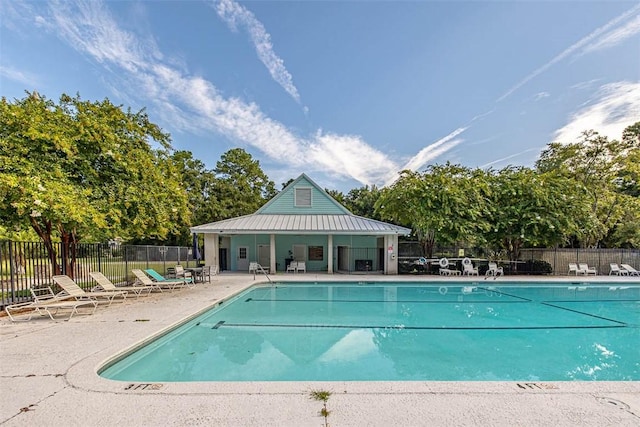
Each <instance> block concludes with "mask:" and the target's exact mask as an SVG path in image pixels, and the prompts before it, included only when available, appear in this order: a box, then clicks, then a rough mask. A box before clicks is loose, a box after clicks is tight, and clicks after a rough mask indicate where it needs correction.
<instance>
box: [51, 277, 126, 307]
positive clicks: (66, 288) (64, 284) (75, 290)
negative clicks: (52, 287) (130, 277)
mask: <svg viewBox="0 0 640 427" xmlns="http://www.w3.org/2000/svg"><path fill="white" fill-rule="evenodd" d="M53 281H54V282H56V284H57V285H58V286H60V287H61V288H62V291H63V293H60V294H58V295H60V296H62V295H64V294H66V295H69V296H71V297H75V298H91V299H93V300H96V301H97V302H98V303H100V302H104V303H108V305H111V303H112V302H113V300H114V299H115V298H116V297H120V298H122V301H124V300H125V299H127V291H120V290H117V291H97V292H94V291H91V292H87V291H85V290H84V289H82V288H81V287H80V286H78V284H77V283H76V282H74V281H73V279H72V278H71V277H69V276H67V275H64V274H63V275H60V276H53Z"/></svg>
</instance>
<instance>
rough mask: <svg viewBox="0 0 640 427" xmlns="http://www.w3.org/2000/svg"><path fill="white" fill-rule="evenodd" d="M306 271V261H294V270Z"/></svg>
mask: <svg viewBox="0 0 640 427" xmlns="http://www.w3.org/2000/svg"><path fill="white" fill-rule="evenodd" d="M301 271H302V272H305V273H306V272H307V263H306V262H304V261H298V262H297V263H296V272H301Z"/></svg>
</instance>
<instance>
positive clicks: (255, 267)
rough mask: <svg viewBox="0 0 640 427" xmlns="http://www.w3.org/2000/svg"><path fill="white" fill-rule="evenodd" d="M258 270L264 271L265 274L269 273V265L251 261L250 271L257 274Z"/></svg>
mask: <svg viewBox="0 0 640 427" xmlns="http://www.w3.org/2000/svg"><path fill="white" fill-rule="evenodd" d="M258 272H260V273H264V274H269V268H268V267H267V268H265V267H263V266H262V265H260V264H259V263H257V262H250V263H249V273H253V274H256V273H258Z"/></svg>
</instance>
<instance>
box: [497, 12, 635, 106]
mask: <svg viewBox="0 0 640 427" xmlns="http://www.w3.org/2000/svg"><path fill="white" fill-rule="evenodd" d="M639 11H640V4H639V5H636V6H634V7H632V8H631V9H629V10H628V11H626V12H625V13H623V14H622V15H620V16H618V17H616V18H614V19H612V20H611V21H609V22H607V23H606V24H605V25H603V26H602V27H600V28H598V29H596V30H595V31H593V32H592V33H591V34H589V35H588V36H586V37H584V38H583V39H581V40H579V41H578V42H577V43H574V44H573V45H572V46H570V47H568V48H567V49H565V50H564V51H563V52H562V53H560V54H559V55H557V56H556V57H555V58H553V59H552V60H551V61H549V62H547V63H546V64H544V65H543V66H542V67H540V68H538V69H537V70H535V71H534V72H532V73H531V74H529V75H528V76H526V77H525V78H524V79H522V80H521V81H520V82H519V83H517V84H516V85H515V86H513V87H512V88H511V89H509V90H508V91H507V92H506V93H504V94H503V95H502V96H501V97H500V98H498V99H497V102H500V101H502V100H504V99H506V98H507V97H509V96H510V95H511V94H512V93H513V92H515V91H516V90H518V89H520V88H521V87H522V86H524V85H525V84H526V83H528V82H529V81H530V80H532V79H534V78H535V77H537V76H538V75H540V74H542V73H543V72H545V71H547V70H548V69H549V68H551V66H552V65H554V64H556V63H558V62H560V61H562V60H563V59H565V58H567V57H569V56H570V55H572V54H574V53H576V52H578V51H580V52H582V53H584V52H585V50H582V51H581V49H583V48H585V47H586V48H588V47H589V46H598V49H602V48H604V47H610V46H613V45H614V44H613V43H614V42H615V43H619V42H621V41H622V40H624V39H625V38H626V37H617V38H616V37H613V36H612V33H619V32H621V31H622V30H623V29H625V28H627V30H625V31H624V33H625V34H629V33H630V29H629V24H625V21H626V20H627V19H629V18H630V17H632V18H633V17H634V15H636V14H637V13H638V12H639ZM635 18H637V16H636V17H635ZM634 22H635V21H634ZM621 23H622V24H623V25H622V27H619V28H617V26H619V25H620V24H621ZM631 27H634V26H633V25H632V26H631ZM586 48H585V49H586ZM591 50H594V49H593V48H592V49H591Z"/></svg>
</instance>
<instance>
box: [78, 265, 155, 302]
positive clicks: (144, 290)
mask: <svg viewBox="0 0 640 427" xmlns="http://www.w3.org/2000/svg"><path fill="white" fill-rule="evenodd" d="M89 276H91V278H92V279H93V280H95V281H96V283H97V284H98V287H99V288H101V289H102V290H104V291H111V292H112V291H131V292H133V293H134V294H136V298H138V297H140V295H143V294H144V295H149V294H151V291H153V290H154V289H156V288H157V287H156V286H155V285H153V286H122V287H120V288H118V287H117V286H116V285H114V284H113V282H111V280H109V279H108V278H107V276H105V275H104V274H102V273H101V272H99V271H92V272H90V273H89Z"/></svg>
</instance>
